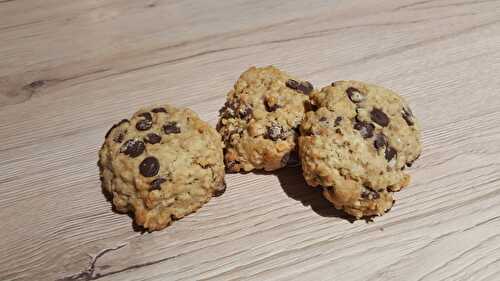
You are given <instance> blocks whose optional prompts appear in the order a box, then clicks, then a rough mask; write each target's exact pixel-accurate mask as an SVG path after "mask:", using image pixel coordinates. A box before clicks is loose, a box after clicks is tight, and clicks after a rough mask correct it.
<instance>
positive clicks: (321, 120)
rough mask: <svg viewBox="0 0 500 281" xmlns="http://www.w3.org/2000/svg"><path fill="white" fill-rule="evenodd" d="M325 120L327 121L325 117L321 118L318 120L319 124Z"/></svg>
mask: <svg viewBox="0 0 500 281" xmlns="http://www.w3.org/2000/svg"><path fill="white" fill-rule="evenodd" d="M326 120H328V119H327V118H326V117H325V116H322V117H321V118H319V122H325V121H326Z"/></svg>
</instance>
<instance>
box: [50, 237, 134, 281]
mask: <svg viewBox="0 0 500 281" xmlns="http://www.w3.org/2000/svg"><path fill="white" fill-rule="evenodd" d="M126 245H127V244H122V245H120V246H117V247H115V248H108V249H104V250H102V251H101V252H99V253H98V254H97V255H96V256H95V257H93V258H92V260H91V261H90V264H89V267H88V268H87V269H85V270H83V271H81V272H79V273H77V274H74V275H71V276H67V277H63V278H60V279H57V281H75V280H78V281H80V280H81V281H87V280H94V278H95V277H94V271H95V264H96V263H97V260H98V259H99V258H100V257H102V256H104V255H105V254H106V253H109V252H112V251H116V250H118V249H121V248H123V247H125V246H126Z"/></svg>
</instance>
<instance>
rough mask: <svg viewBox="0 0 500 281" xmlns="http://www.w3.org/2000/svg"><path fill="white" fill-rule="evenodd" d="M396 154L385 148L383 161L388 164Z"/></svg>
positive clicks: (394, 151) (392, 150)
mask: <svg viewBox="0 0 500 281" xmlns="http://www.w3.org/2000/svg"><path fill="white" fill-rule="evenodd" d="M396 154H397V151H396V150H395V149H394V148H392V147H390V146H388V147H386V149H385V159H386V160H387V161H388V162H389V161H391V160H392V158H394V156H396Z"/></svg>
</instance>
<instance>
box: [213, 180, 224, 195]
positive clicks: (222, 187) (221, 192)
mask: <svg viewBox="0 0 500 281" xmlns="http://www.w3.org/2000/svg"><path fill="white" fill-rule="evenodd" d="M226 188H227V185H226V182H225V181H224V183H223V184H222V186H221V188H219V189H216V190H214V194H213V195H214V196H215V197H219V196H221V195H222V194H224V192H226Z"/></svg>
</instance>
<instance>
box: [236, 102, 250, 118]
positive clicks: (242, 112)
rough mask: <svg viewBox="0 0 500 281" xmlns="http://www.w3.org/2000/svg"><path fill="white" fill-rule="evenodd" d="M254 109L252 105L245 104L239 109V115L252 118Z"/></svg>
mask: <svg viewBox="0 0 500 281" xmlns="http://www.w3.org/2000/svg"><path fill="white" fill-rule="evenodd" d="M252 114H253V110H252V108H251V107H250V106H248V105H245V106H243V108H240V110H239V111H238V116H239V117H240V118H241V119H243V120H246V121H248V120H250V119H251V118H252Z"/></svg>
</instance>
